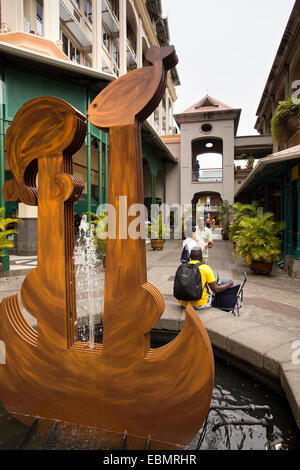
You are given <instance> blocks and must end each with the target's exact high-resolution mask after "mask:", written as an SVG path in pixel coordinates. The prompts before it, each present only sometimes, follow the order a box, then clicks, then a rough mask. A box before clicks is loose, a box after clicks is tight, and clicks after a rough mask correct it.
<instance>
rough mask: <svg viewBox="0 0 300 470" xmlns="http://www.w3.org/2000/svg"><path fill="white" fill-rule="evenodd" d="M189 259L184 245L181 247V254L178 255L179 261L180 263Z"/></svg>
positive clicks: (188, 253)
mask: <svg viewBox="0 0 300 470" xmlns="http://www.w3.org/2000/svg"><path fill="white" fill-rule="evenodd" d="M189 259H190V252H189V250H188V248H187V247H186V246H185V247H184V248H183V249H182V252H181V256H180V261H181V262H182V263H187V262H188V261H189Z"/></svg>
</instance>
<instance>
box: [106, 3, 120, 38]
mask: <svg viewBox="0 0 300 470" xmlns="http://www.w3.org/2000/svg"><path fill="white" fill-rule="evenodd" d="M102 19H103V21H104V23H105V24H106V26H107V27H108V29H109V30H110V31H111V32H112V33H117V32H118V31H119V29H120V23H119V19H118V18H117V16H116V14H115V13H114V11H113V9H112V6H111V4H110V2H109V0H102Z"/></svg>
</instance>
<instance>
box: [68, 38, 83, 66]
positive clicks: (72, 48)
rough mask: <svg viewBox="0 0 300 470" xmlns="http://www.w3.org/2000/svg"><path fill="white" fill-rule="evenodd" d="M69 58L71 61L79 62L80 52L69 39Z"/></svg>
mask: <svg viewBox="0 0 300 470" xmlns="http://www.w3.org/2000/svg"><path fill="white" fill-rule="evenodd" d="M69 57H70V59H71V61H72V62H76V63H77V64H80V52H79V51H78V49H76V47H75V46H74V44H72V42H71V41H70V55H69Z"/></svg>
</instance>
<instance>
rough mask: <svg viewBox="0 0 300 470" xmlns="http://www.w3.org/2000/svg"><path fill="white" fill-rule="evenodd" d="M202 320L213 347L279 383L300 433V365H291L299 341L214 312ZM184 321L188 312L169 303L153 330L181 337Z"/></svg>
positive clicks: (267, 327) (206, 313) (249, 322)
mask: <svg viewBox="0 0 300 470" xmlns="http://www.w3.org/2000/svg"><path fill="white" fill-rule="evenodd" d="M199 317H200V319H201V321H202V323H203V324H204V326H205V328H206V330H207V332H208V335H209V337H210V340H211V343H212V345H213V346H215V347H217V348H218V349H219V350H223V351H225V352H226V353H228V354H230V355H231V356H233V357H235V358H237V359H240V360H242V361H243V362H244V363H248V364H250V365H251V366H253V367H254V368H255V369H257V370H259V371H260V372H261V373H263V374H265V375H268V376H270V377H271V378H273V379H276V380H278V382H280V384H281V387H282V390H283V392H284V394H285V396H286V398H287V400H288V402H289V405H290V407H291V411H292V413H293V416H294V419H295V421H296V424H297V426H298V428H299V429H300V364H294V363H293V362H292V354H293V353H294V352H295V349H293V348H292V343H293V342H294V341H295V340H300V338H299V337H298V338H297V336H296V335H295V334H293V332H286V331H279V330H278V329H275V328H272V326H265V325H262V324H258V323H256V322H254V321H251V320H249V319H248V318H243V317H235V316H234V315H232V314H231V313H227V312H222V311H221V310H217V309H215V308H210V309H208V310H205V311H202V312H200V315H199ZM184 320H185V310H184V309H182V308H181V307H180V306H179V305H177V304H174V303H169V302H167V303H166V309H165V312H164V314H163V315H162V317H161V318H160V320H159V321H158V323H157V324H156V325H155V326H154V328H153V329H154V330H164V331H170V332H174V333H176V332H177V333H178V332H179V331H181V329H182V328H183V325H184Z"/></svg>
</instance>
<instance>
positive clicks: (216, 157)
mask: <svg viewBox="0 0 300 470" xmlns="http://www.w3.org/2000/svg"><path fill="white" fill-rule="evenodd" d="M209 157H211V158H209ZM196 162H198V164H199V170H197V169H196V166H195V165H196ZM210 162H211V163H210ZM192 169H193V178H192V180H193V181H194V182H202V183H212V182H221V181H222V179H223V140H222V139H221V138H219V137H209V136H207V137H201V138H198V139H194V140H193V141H192Z"/></svg>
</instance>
